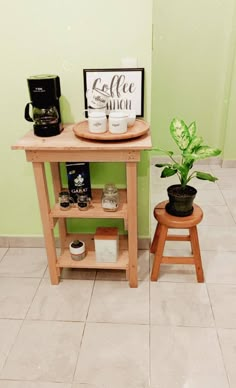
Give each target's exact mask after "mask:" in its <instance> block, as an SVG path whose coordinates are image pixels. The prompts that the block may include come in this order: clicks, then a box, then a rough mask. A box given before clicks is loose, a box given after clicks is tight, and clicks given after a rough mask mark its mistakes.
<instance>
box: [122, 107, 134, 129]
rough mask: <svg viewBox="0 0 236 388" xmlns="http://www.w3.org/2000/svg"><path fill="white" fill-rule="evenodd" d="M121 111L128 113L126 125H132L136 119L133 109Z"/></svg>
mask: <svg viewBox="0 0 236 388" xmlns="http://www.w3.org/2000/svg"><path fill="white" fill-rule="evenodd" d="M123 112H125V113H126V114H127V115H128V121H127V125H128V127H132V126H133V125H134V123H135V120H136V111H135V109H127V110H124V111H123Z"/></svg>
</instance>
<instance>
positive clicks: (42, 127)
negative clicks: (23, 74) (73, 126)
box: [25, 75, 62, 137]
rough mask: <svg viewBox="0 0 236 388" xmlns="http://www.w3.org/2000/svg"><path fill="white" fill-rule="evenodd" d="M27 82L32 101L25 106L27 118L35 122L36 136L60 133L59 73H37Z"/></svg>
mask: <svg viewBox="0 0 236 388" xmlns="http://www.w3.org/2000/svg"><path fill="white" fill-rule="evenodd" d="M27 82H28V88H29V94H30V99H31V102H29V103H28V104H27V105H26V107H25V119H26V120H28V121H31V122H33V123H34V125H33V128H34V134H35V135H36V136H40V137H49V136H55V135H58V134H59V133H60V132H61V130H62V124H61V114H60V106H59V98H60V96H61V88H60V78H59V77H58V76H57V75H35V76H32V77H29V78H28V79H27ZM30 107H32V108H31V109H30Z"/></svg>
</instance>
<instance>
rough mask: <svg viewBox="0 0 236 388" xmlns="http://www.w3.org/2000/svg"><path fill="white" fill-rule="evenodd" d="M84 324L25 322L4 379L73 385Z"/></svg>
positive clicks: (7, 362)
mask: <svg viewBox="0 0 236 388" xmlns="http://www.w3.org/2000/svg"><path fill="white" fill-rule="evenodd" d="M83 327H84V324H83V323H79V322H76V323H75V322H45V321H25V322H24V324H23V326H22V328H21V330H20V333H19V335H18V337H17V339H16V341H15V344H14V346H13V347H12V349H11V352H10V354H9V356H8V359H7V361H6V363H5V366H4V368H3V370H2V374H1V379H6V380H7V379H13V380H30V381H50V382H72V379H73V374H74V370H75V366H76V361H77V357H78V353H79V349H80V342H81V338H82V333H83Z"/></svg>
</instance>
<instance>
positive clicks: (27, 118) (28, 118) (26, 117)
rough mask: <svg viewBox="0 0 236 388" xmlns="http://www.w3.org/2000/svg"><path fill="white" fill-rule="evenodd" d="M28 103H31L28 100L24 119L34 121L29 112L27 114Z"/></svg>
mask: <svg viewBox="0 0 236 388" xmlns="http://www.w3.org/2000/svg"><path fill="white" fill-rule="evenodd" d="M30 105H32V104H31V102H28V104H27V105H26V107H25V119H26V120H27V121H34V120H33V119H32V117H30V114H29V107H30Z"/></svg>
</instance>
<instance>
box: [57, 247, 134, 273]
mask: <svg viewBox="0 0 236 388" xmlns="http://www.w3.org/2000/svg"><path fill="white" fill-rule="evenodd" d="M128 260H129V254H128V251H127V250H122V251H120V252H119V257H118V260H117V261H116V262H115V263H108V262H103V263H97V262H96V256H95V252H94V251H88V252H87V254H86V257H85V258H84V259H83V260H80V261H76V260H72V259H71V256H70V252H69V249H66V250H65V251H64V252H63V254H62V255H61V256H59V257H58V259H57V267H59V268H94V269H96V268H97V269H123V270H126V269H127V267H128Z"/></svg>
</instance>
